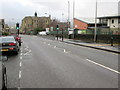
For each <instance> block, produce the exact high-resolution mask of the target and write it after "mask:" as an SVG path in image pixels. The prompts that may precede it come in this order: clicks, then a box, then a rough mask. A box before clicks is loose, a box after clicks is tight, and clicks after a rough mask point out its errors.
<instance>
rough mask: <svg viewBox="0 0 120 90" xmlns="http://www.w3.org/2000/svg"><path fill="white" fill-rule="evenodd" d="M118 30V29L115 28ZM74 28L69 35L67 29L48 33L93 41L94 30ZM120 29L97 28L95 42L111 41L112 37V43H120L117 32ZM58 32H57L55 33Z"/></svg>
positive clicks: (119, 35) (119, 36)
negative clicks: (72, 32)
mask: <svg viewBox="0 0 120 90" xmlns="http://www.w3.org/2000/svg"><path fill="white" fill-rule="evenodd" d="M116 30H118V29H116ZM81 31H82V32H80V30H74V34H71V35H69V34H68V33H69V32H68V30H64V31H63V34H62V31H58V32H57V31H51V32H49V33H48V34H49V35H53V36H59V37H62V35H63V37H64V38H69V39H73V38H74V39H79V40H83V41H85V42H93V41H94V30H92V29H91V30H90V29H87V30H81ZM119 31H120V30H118V31H115V29H113V30H111V29H108V28H102V29H101V28H98V29H97V35H96V39H97V42H103V43H111V39H112V38H113V42H114V43H120V34H119V33H118V32H119ZM57 33H58V34H57Z"/></svg>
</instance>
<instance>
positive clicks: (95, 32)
mask: <svg viewBox="0 0 120 90" xmlns="http://www.w3.org/2000/svg"><path fill="white" fill-rule="evenodd" d="M96 35H97V0H96V11H95V31H94V42H95V43H96Z"/></svg>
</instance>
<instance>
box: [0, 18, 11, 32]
mask: <svg viewBox="0 0 120 90" xmlns="http://www.w3.org/2000/svg"><path fill="white" fill-rule="evenodd" d="M9 30H10V28H9V26H8V24H5V20H4V19H0V33H2V32H7V33H9Z"/></svg>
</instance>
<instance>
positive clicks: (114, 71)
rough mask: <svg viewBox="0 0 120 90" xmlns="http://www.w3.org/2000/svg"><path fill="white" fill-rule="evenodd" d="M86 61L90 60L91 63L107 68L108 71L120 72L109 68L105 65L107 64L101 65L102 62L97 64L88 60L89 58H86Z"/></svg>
mask: <svg viewBox="0 0 120 90" xmlns="http://www.w3.org/2000/svg"><path fill="white" fill-rule="evenodd" d="M86 60H87V61H88V62H91V63H93V64H96V65H98V66H100V67H103V68H105V69H107V70H110V71H112V72H115V73H117V74H120V72H119V71H116V70H114V69H111V68H109V67H107V66H104V65H102V64H99V63H96V62H94V61H92V60H89V59H86Z"/></svg>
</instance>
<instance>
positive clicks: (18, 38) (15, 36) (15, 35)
mask: <svg viewBox="0 0 120 90" xmlns="http://www.w3.org/2000/svg"><path fill="white" fill-rule="evenodd" d="M12 36H13V37H14V38H15V39H16V40H17V41H18V42H19V46H21V43H22V41H21V37H20V36H19V35H18V34H13V35H12Z"/></svg>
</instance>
